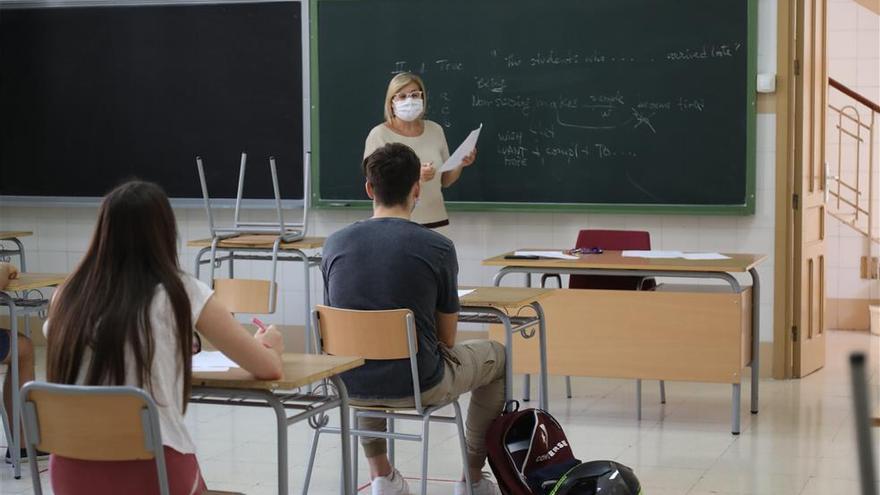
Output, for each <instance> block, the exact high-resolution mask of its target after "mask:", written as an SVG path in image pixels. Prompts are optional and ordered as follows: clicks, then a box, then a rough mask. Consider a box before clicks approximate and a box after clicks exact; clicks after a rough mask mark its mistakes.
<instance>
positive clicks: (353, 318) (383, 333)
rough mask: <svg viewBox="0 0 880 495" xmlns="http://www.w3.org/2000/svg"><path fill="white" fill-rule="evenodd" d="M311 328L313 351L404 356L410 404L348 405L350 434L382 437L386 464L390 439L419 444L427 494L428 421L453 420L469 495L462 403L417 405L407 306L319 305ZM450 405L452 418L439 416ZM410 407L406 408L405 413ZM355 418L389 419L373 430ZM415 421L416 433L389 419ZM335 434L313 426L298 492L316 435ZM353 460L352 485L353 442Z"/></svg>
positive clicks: (412, 334) (411, 328) (391, 447)
mask: <svg viewBox="0 0 880 495" xmlns="http://www.w3.org/2000/svg"><path fill="white" fill-rule="evenodd" d="M312 329H313V331H314V332H315V342H316V343H317V346H318V352H323V353H326V354H331V355H339V356H361V357H363V358H364V359H367V360H376V361H378V360H392V359H408V360H409V365H410V372H411V373H412V383H413V403H414V406H413V407H412V408H406V409H390V408H387V407H362V406H354V405H352V406H349V407H350V408H351V417H352V421H351V424H352V430H351V434H352V436H353V437H355V438H357V437H370V438H385V439H386V440H387V441H388V454H389V457H390V460H391V463H392V464H393V463H394V440H408V441H416V442H422V479H421V481H422V490H421V493H422V495H425V494H426V493H427V486H428V485H427V478H428V435H429V431H430V428H429V427H430V423H431V422H440V423H455V425H456V426H457V428H458V441H459V444H460V446H461V460H462V469H463V470H464V473H465V478H466V479H465V485H466V487H467V493H468V495H471V480H470V475H469V474H468V469H467V446H466V444H465V436H464V421H463V419H462V414H461V406H459V404H458V397H455V398H454V399H452V400H451V401H450V402H447V403H444V404H436V405H432V406H425V405H423V404H422V399H421V389H420V387H419V369H418V362H417V360H416V356H417V354H418V341H417V339H416V327H415V319H414V317H413V314H412V311H410V310H408V309H393V310H383V311H356V310H350V309H338V308H331V307H328V306H322V305H318V306H316V307H315V309H314V310H313V311H312ZM448 405H451V406H452V408H453V410H454V415H453V416H438V415H436V413H437V411H439V410H440V409H442V408H444V407H446V406H448ZM408 411H411V412H408ZM359 417H373V418H384V419H385V420H386V421H387V423H388V428H387V429H388V431H387V432H374V431H366V430H360V429H358V428H357V419H358V418H359ZM397 419H399V420H410V421H420V422H421V423H422V433H421V434H409V433H398V432H395V430H394V420H397ZM322 432H323V433H327V432H329V433H338V432H339V428H330V427H326V426H324V427H321V428H317V429H316V430H315V436H314V438H313V439H312V447H311V452H310V455H309V465H308V469H307V471H306V478H305V483H304V485H303V493H304V494H305V493H308V489H309V480H310V478H311V472H312V467H313V464H314V460H315V454H316V452H317V447H318V439H319V436H320V434H321V433H322ZM352 455H353V459H352V471H353V472H352V479H353V480H354V483H355V485H357V474H358V468H357V464H358V463H357V460H358V459H357V458H358V444H357V442H354V448H353V454H352Z"/></svg>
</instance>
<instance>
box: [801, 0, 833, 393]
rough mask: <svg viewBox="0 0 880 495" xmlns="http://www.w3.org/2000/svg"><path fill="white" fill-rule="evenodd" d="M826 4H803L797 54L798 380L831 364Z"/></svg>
mask: <svg viewBox="0 0 880 495" xmlns="http://www.w3.org/2000/svg"><path fill="white" fill-rule="evenodd" d="M826 1H827V0H798V1H797V2H796V5H797V7H796V8H797V26H796V33H797V42H796V49H795V56H796V60H795V68H794V74H795V84H794V86H795V115H794V124H795V139H794V146H795V149H794V161H795V163H794V184H793V186H794V195H793V197H792V210H793V214H794V222H793V223H794V228H793V247H794V249H793V251H794V253H793V255H794V260H793V261H794V263H793V264H792V266H793V268H794V270H793V271H794V273H793V279H794V287H793V291H792V295H793V298H794V301H793V326H792V340H793V342H792V344H793V345H792V351H793V356H792V357H793V359H792V364H793V369H792V374H793V376H795V377H802V376H806V375H809V374H810V373H812V372H814V371H816V370H818V369H820V368H822V367H823V366H824V365H825V246H824V240H825V198H824V196H825V166H824V163H825V110H826V108H827V81H828V72H827V63H826V60H827V56H826V32H827V31H826V25H827V22H826V20H827V14H826V12H827V11H826Z"/></svg>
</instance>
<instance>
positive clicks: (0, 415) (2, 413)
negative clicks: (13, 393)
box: [0, 369, 12, 439]
mask: <svg viewBox="0 0 880 495" xmlns="http://www.w3.org/2000/svg"><path fill="white" fill-rule="evenodd" d="M10 371H12V370H11V369H7V370H6V372H7V373H9V372H10ZM0 419H2V420H3V434H4V435H5V436H4V437H3V438H6V439H9V438H12V433H10V430H9V418H8V417H6V408H4V407H0Z"/></svg>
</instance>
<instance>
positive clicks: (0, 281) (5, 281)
mask: <svg viewBox="0 0 880 495" xmlns="http://www.w3.org/2000/svg"><path fill="white" fill-rule="evenodd" d="M16 277H18V268H16V267H15V265H13V264H11V263H0V290H2V289H5V288H6V286H8V285H9V281H10V280H12V279H14V278H16Z"/></svg>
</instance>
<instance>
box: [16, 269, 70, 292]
mask: <svg viewBox="0 0 880 495" xmlns="http://www.w3.org/2000/svg"><path fill="white" fill-rule="evenodd" d="M66 279H67V275H66V274H62V273H19V274H18V277H16V278H14V279H12V280H10V281H9V285H7V286H6V288H5V289H3V291H5V292H22V291H27V290H34V289H45V288H48V287H56V286H58V285H61V284H62V283H63V282H64V281H65V280H66Z"/></svg>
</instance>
